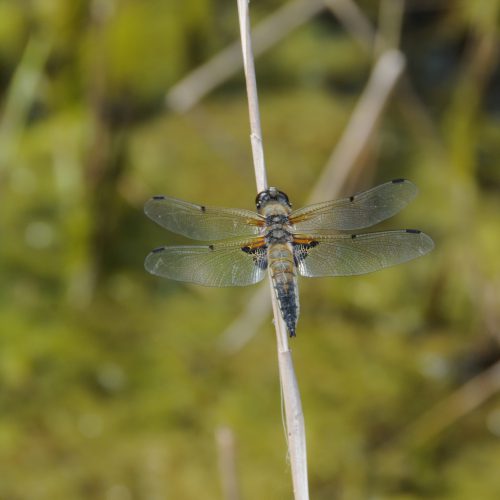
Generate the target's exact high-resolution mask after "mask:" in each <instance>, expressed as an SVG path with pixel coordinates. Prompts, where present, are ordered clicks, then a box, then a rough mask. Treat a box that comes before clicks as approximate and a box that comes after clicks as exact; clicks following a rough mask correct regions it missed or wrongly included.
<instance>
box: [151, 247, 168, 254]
mask: <svg viewBox="0 0 500 500" xmlns="http://www.w3.org/2000/svg"><path fill="white" fill-rule="evenodd" d="M163 250H165V247H158V248H154V249H153V250H151V253H160V252H163Z"/></svg>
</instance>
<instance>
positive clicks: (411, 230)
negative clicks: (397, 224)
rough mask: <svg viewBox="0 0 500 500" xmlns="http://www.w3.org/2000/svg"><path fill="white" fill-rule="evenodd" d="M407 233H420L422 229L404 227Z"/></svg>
mask: <svg viewBox="0 0 500 500" xmlns="http://www.w3.org/2000/svg"><path fill="white" fill-rule="evenodd" d="M405 231H406V232H407V233H413V234H420V233H421V232H422V231H420V230H419V229H405Z"/></svg>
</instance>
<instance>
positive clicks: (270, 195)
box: [255, 187, 292, 213]
mask: <svg viewBox="0 0 500 500" xmlns="http://www.w3.org/2000/svg"><path fill="white" fill-rule="evenodd" d="M270 203H273V204H276V203H278V204H280V205H282V206H285V207H286V208H287V209H288V210H290V209H291V208H292V204H291V203H290V200H289V199H288V196H287V195H286V194H285V193H284V192H283V191H280V190H279V189H278V188H275V187H270V188H268V189H266V190H265V191H262V192H260V193H259V194H258V195H257V198H256V199H255V205H256V206H257V210H258V211H259V213H261V212H262V210H263V209H264V208H265V206H266V205H268V204H270Z"/></svg>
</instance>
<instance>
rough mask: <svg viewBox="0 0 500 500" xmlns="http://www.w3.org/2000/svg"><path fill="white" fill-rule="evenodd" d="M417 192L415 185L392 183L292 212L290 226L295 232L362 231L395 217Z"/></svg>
mask: <svg viewBox="0 0 500 500" xmlns="http://www.w3.org/2000/svg"><path fill="white" fill-rule="evenodd" d="M417 192H418V190H417V187H416V186H415V184H413V183H411V182H410V181H407V180H404V179H396V180H393V181H391V182H386V183H385V184H381V185H380V186H377V187H374V188H372V189H369V190H368V191H365V192H363V193H359V194H356V195H354V196H350V197H349V198H342V199H339V200H332V201H326V202H323V203H318V204H316V205H309V206H307V207H304V208H301V209H299V210H295V211H294V212H292V214H291V215H290V223H291V224H292V225H293V227H294V229H295V230H296V231H297V232H308V231H314V230H327V229H334V230H347V231H350V230H354V229H362V228H365V227H370V226H373V225H374V224H377V223H378V222H381V221H383V220H385V219H388V218H389V217H392V216H393V215H395V214H397V213H398V212H399V211H400V210H401V209H403V208H404V207H405V206H406V205H407V204H408V203H409V202H410V201H411V200H412V199H413V198H415V196H416V195H417Z"/></svg>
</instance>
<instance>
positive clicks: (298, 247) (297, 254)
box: [292, 240, 319, 266]
mask: <svg viewBox="0 0 500 500" xmlns="http://www.w3.org/2000/svg"><path fill="white" fill-rule="evenodd" d="M292 245H293V248H294V251H293V260H294V262H295V265H296V266H298V265H299V262H302V261H303V260H304V259H305V258H306V257H307V256H308V255H309V253H308V252H307V251H308V250H309V249H311V248H314V247H317V246H318V245H319V241H314V240H312V241H310V242H309V243H294V242H292Z"/></svg>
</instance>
